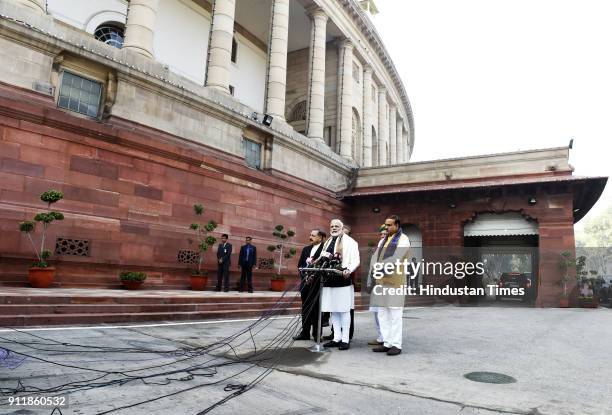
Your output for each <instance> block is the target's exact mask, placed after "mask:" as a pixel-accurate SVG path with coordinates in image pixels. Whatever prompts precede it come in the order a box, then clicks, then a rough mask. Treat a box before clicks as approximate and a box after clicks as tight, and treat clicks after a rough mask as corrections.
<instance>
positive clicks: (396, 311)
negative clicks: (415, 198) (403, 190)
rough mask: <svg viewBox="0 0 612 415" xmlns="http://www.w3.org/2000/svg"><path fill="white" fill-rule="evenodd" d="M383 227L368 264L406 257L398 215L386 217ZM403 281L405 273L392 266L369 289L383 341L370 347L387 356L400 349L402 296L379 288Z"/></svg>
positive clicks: (397, 285) (405, 240)
mask: <svg viewBox="0 0 612 415" xmlns="http://www.w3.org/2000/svg"><path fill="white" fill-rule="evenodd" d="M385 227H386V228H387V236H386V237H385V239H383V240H382V241H381V242H380V243H379V245H378V249H376V252H374V259H375V261H373V262H372V263H371V266H372V267H373V266H374V264H375V263H384V264H387V263H391V264H393V263H396V261H400V262H402V261H404V260H405V259H407V258H408V254H409V249H410V240H409V239H408V236H406V235H405V234H403V233H402V230H401V229H400V219H399V217H397V216H395V215H391V216H390V217H388V218H387V219H386V220H385ZM406 283H407V280H406V274H405V272H403V270H399V271H398V270H396V269H394V270H393V272H391V273H388V274H383V276H382V278H377V279H376V281H375V284H376V285H375V286H374V289H373V290H372V295H371V297H370V305H372V306H375V307H377V309H378V322H379V323H380V331H381V333H382V337H383V338H382V340H383V341H384V343H383V344H382V345H381V346H378V347H375V348H374V349H372V351H374V352H386V353H387V355H389V356H396V355H398V354H400V353H401V352H402V334H403V320H402V317H403V312H404V295H403V294H402V292H401V291H400V292H399V294H398V293H397V291H389V294H385V291H384V290H383V288H386V289H389V288H391V289H398V288H400V289H401V288H402V287H405V286H406ZM391 292H392V293H391Z"/></svg>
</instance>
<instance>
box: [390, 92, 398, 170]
mask: <svg viewBox="0 0 612 415" xmlns="http://www.w3.org/2000/svg"><path fill="white" fill-rule="evenodd" d="M396 120H397V107H396V106H395V104H391V105H390V108H389V150H390V152H389V156H390V157H389V164H396V163H397V151H398V148H397V135H396V134H397V130H396V128H395V124H396Z"/></svg>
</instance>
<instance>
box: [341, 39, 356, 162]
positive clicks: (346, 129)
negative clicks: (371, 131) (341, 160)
mask: <svg viewBox="0 0 612 415" xmlns="http://www.w3.org/2000/svg"><path fill="white" fill-rule="evenodd" d="M339 52H340V53H339V55H338V56H339V57H340V79H338V85H339V87H340V103H339V105H338V110H339V111H340V155H341V156H342V157H345V158H347V159H352V158H353V157H354V154H353V44H352V43H351V41H350V40H348V39H345V40H343V41H342V42H341V43H340V48H339ZM357 151H358V150H357Z"/></svg>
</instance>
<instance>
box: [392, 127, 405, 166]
mask: <svg viewBox="0 0 612 415" xmlns="http://www.w3.org/2000/svg"><path fill="white" fill-rule="evenodd" d="M403 126H404V122H403V121H402V119H401V118H398V119H397V122H396V127H395V130H396V134H395V138H396V143H397V144H396V145H395V147H396V149H397V159H396V163H398V164H399V163H405V160H404V155H405V150H406V142H405V141H404V131H403V130H404V128H403Z"/></svg>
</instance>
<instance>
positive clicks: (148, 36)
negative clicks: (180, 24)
mask: <svg viewBox="0 0 612 415" xmlns="http://www.w3.org/2000/svg"><path fill="white" fill-rule="evenodd" d="M157 6H158V0H130V2H129V5H128V12H127V21H126V24H125V41H124V42H123V49H129V50H133V51H134V52H137V53H140V54H141V55H143V56H146V57H147V58H149V59H153V30H154V28H155V18H156V16H157Z"/></svg>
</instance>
